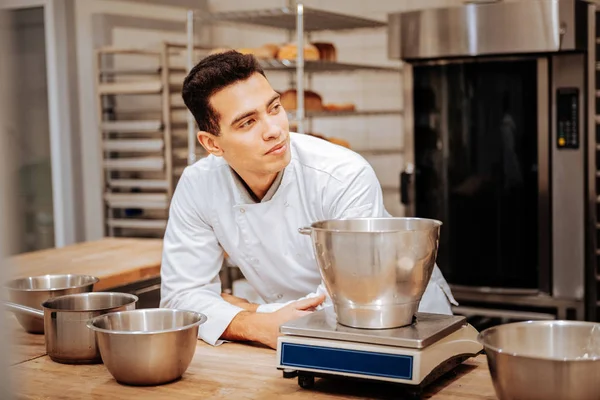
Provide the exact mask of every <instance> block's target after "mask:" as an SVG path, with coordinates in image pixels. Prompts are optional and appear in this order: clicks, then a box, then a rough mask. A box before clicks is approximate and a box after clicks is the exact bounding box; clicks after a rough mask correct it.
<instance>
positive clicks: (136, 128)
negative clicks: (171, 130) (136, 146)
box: [100, 120, 163, 133]
mask: <svg viewBox="0 0 600 400" xmlns="http://www.w3.org/2000/svg"><path fill="white" fill-rule="evenodd" d="M100 129H101V130H102V131H104V132H121V133H128V132H131V133H136V132H160V131H162V129H163V123H162V121H160V120H156V121H103V122H102V123H101V124H100Z"/></svg>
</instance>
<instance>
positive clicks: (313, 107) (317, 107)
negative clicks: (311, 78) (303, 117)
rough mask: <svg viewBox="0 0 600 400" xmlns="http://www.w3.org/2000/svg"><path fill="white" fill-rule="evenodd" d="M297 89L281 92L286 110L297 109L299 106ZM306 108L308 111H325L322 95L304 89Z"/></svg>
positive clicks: (282, 103) (282, 102)
mask: <svg viewBox="0 0 600 400" xmlns="http://www.w3.org/2000/svg"><path fill="white" fill-rule="evenodd" d="M296 93H297V92H296V89H290V90H286V91H285V92H283V93H281V105H282V106H283V108H285V109H286V110H288V111H290V110H295V109H297V108H298V104H297V98H296ZM304 109H305V110H306V111H323V100H322V99H321V96H320V95H319V94H318V93H316V92H313V91H311V90H305V91H304Z"/></svg>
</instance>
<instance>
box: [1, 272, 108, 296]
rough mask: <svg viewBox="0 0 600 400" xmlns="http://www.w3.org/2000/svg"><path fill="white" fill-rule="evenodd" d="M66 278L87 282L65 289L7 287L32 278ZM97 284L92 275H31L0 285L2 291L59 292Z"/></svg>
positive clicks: (97, 279) (95, 278) (98, 279)
mask: <svg viewBox="0 0 600 400" xmlns="http://www.w3.org/2000/svg"><path fill="white" fill-rule="evenodd" d="M68 276H79V277H84V278H88V280H89V282H88V283H84V284H81V285H73V286H65V287H53V288H42V289H20V288H15V287H11V286H9V285H8V284H9V283H11V282H17V281H22V280H26V279H32V278H46V277H68ZM98 282H100V278H98V277H97V276H93V275H85V274H46V275H33V276H26V277H23V278H16V279H11V280H9V281H7V282H5V283H4V284H3V285H2V287H3V288H4V289H6V290H11V291H15V292H56V291H59V290H68V289H79V288H82V287H86V286H89V285H95V284H96V283H98Z"/></svg>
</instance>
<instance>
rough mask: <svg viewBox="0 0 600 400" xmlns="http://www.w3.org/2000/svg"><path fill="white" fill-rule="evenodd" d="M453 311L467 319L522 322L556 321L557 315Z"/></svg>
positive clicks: (470, 309)
mask: <svg viewBox="0 0 600 400" xmlns="http://www.w3.org/2000/svg"><path fill="white" fill-rule="evenodd" d="M452 311H453V312H454V313H455V314H457V315H464V316H465V317H471V316H479V317H491V318H501V319H518V320H521V321H530V320H542V321H544V320H554V319H556V315H554V314H547V313H538V312H528V311H507V310H498V309H493V308H481V307H464V306H455V307H452Z"/></svg>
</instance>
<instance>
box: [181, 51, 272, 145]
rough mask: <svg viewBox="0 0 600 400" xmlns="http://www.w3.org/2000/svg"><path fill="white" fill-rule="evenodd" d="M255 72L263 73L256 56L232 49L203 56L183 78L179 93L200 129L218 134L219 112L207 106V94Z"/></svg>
mask: <svg viewBox="0 0 600 400" xmlns="http://www.w3.org/2000/svg"><path fill="white" fill-rule="evenodd" d="M255 73H259V74H261V75H263V76H265V73H264V71H263V69H262V68H261V67H260V65H259V63H258V61H257V60H256V58H254V56H253V55H251V54H241V53H238V52H237V51H235V50H230V51H226V52H224V53H218V54H212V55H209V56H208V57H205V58H203V59H202V60H201V61H200V62H199V63H198V64H196V66H195V67H194V68H192V70H191V71H190V73H189V74H188V76H187V77H186V78H185V80H184V81H183V90H182V92H181V95H182V97H183V101H184V103H185V105H186V107H187V108H188V109H189V110H190V112H191V113H192V115H193V116H194V119H195V120H196V123H197V124H198V128H199V129H200V130H201V131H205V132H210V133H212V134H213V135H219V133H220V132H219V131H220V130H219V118H220V115H219V114H218V113H217V112H216V111H215V110H214V109H213V108H212V107H211V106H210V102H209V101H210V97H211V96H212V95H214V94H215V93H216V92H218V91H219V90H221V89H224V88H225V87H227V86H229V85H232V84H234V83H236V82H238V81H244V80H246V79H248V78H250V76H252V75H253V74H255Z"/></svg>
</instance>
